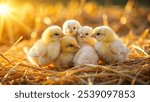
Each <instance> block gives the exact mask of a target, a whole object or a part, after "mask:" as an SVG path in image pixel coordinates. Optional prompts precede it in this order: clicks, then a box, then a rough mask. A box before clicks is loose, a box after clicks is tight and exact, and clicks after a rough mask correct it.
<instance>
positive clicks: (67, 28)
mask: <svg viewBox="0 0 150 102" xmlns="http://www.w3.org/2000/svg"><path fill="white" fill-rule="evenodd" d="M80 27H81V25H80V23H79V22H78V21H77V20H73V19H72V20H67V21H65V22H64V24H63V33H64V34H65V35H71V36H74V37H75V38H76V36H77V33H78V29H79V28H80Z"/></svg>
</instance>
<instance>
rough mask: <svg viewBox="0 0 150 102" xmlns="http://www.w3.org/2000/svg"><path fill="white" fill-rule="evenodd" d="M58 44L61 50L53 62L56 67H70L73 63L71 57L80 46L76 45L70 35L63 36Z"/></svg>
mask: <svg viewBox="0 0 150 102" xmlns="http://www.w3.org/2000/svg"><path fill="white" fill-rule="evenodd" d="M60 44H61V45H60V46H61V52H60V55H59V57H58V58H57V60H56V62H55V64H56V66H58V67H63V66H68V67H71V66H72V65H73V62H72V61H73V57H74V55H75V53H76V51H77V50H78V49H79V48H80V46H79V45H78V42H77V40H76V39H75V38H74V37H72V36H65V37H63V39H62V40H61V43H60Z"/></svg>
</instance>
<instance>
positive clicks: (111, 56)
mask: <svg viewBox="0 0 150 102" xmlns="http://www.w3.org/2000/svg"><path fill="white" fill-rule="evenodd" d="M93 32H94V37H95V38H96V39H97V41H98V42H97V43H96V44H95V46H94V47H95V49H96V51H97V52H98V54H99V57H100V58H101V59H102V60H103V61H104V62H106V63H109V64H110V63H113V62H124V61H125V60H127V58H128V52H129V49H128V48H127V47H126V46H125V45H124V44H123V42H122V41H121V40H120V39H119V38H118V36H117V35H116V33H115V32H114V31H113V30H112V29H111V28H110V27H108V26H99V27H96V28H95V29H94V31H93Z"/></svg>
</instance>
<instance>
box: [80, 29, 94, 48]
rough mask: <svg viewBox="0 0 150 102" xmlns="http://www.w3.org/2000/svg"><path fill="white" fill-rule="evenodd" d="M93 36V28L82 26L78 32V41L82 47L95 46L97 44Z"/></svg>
mask: <svg viewBox="0 0 150 102" xmlns="http://www.w3.org/2000/svg"><path fill="white" fill-rule="evenodd" d="M92 34H93V28H92V27H89V26H82V27H80V28H79V30H78V35H77V40H78V42H79V45H80V46H85V45H89V46H94V45H95V43H96V42H97V41H96V39H95V38H93V37H91V36H92Z"/></svg>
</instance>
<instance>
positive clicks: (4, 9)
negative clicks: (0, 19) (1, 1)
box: [0, 5, 9, 15]
mask: <svg viewBox="0 0 150 102" xmlns="http://www.w3.org/2000/svg"><path fill="white" fill-rule="evenodd" d="M8 12H9V7H8V6H7V5H0V15H7V14H8Z"/></svg>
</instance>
